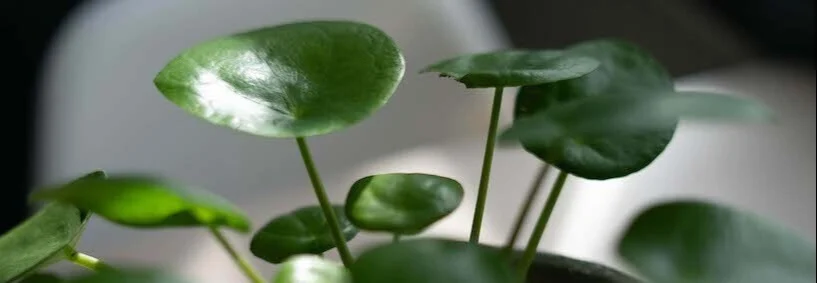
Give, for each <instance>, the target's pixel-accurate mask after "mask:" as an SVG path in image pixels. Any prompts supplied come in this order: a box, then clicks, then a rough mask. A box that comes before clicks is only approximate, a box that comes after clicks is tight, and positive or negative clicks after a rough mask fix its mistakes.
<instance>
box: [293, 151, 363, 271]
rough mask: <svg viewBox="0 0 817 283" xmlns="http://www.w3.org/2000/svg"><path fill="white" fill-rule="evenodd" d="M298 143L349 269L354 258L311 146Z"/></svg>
mask: <svg viewBox="0 0 817 283" xmlns="http://www.w3.org/2000/svg"><path fill="white" fill-rule="evenodd" d="M295 140H296V141H297V142H298V148H299V149H300V150H301V157H302V158H303V160H304V165H305V166H306V172H307V173H308V174H309V181H311V182H312V188H314V189H315V196H316V197H317V198H318V203H319V204H320V205H321V210H323V215H324V217H326V223H327V224H328V225H329V230H330V231H331V232H332V239H333V240H334V241H335V246H336V247H337V248H338V253H339V254H340V259H341V261H343V265H345V266H346V267H349V266H351V265H352V262H353V261H354V258H353V257H352V253H351V252H350V251H349V247H348V246H347V245H346V238H344V237H343V233H342V232H341V231H340V224H338V218H337V216H336V215H335V210H334V209H333V208H332V203H330V202H329V197H328V196H327V195H326V190H325V189H324V188H323V183H322V182H321V177H320V176H319V175H318V170H317V169H316V168H315V162H314V161H312V154H311V153H309V146H308V145H307V144H306V140H304V138H301V137H298V138H295Z"/></svg>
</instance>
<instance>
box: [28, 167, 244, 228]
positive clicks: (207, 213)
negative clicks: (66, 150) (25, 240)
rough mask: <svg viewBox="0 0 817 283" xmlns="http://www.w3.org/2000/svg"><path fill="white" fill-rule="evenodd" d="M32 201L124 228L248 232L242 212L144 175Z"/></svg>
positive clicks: (210, 196) (98, 182) (60, 191)
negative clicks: (207, 228)
mask: <svg viewBox="0 0 817 283" xmlns="http://www.w3.org/2000/svg"><path fill="white" fill-rule="evenodd" d="M34 198H37V199H48V200H54V201H58V202H63V203H68V204H72V205H75V206H77V207H79V208H81V209H85V210H88V211H91V212H93V213H95V214H98V215H99V216H101V217H103V218H105V219H107V220H109V221H111V222H114V223H117V224H121V225H125V226H130V227H136V228H159V227H188V226H212V227H218V226H226V227H229V228H233V229H235V230H237V231H240V232H248V231H249V230H250V221H249V220H248V219H247V216H246V215H244V213H243V212H242V211H241V210H239V209H238V208H236V207H235V206H234V205H233V204H231V203H229V202H228V201H226V200H225V199H223V198H221V197H219V196H217V195H214V194H212V193H210V192H207V191H204V190H195V189H192V188H188V187H184V186H178V185H175V184H171V183H169V182H166V181H163V180H159V179H154V178H149V177H144V176H114V177H109V178H107V179H95V180H87V181H83V182H78V183H76V184H73V185H68V186H64V187H62V188H59V189H53V190H44V191H40V192H37V193H35V194H34Z"/></svg>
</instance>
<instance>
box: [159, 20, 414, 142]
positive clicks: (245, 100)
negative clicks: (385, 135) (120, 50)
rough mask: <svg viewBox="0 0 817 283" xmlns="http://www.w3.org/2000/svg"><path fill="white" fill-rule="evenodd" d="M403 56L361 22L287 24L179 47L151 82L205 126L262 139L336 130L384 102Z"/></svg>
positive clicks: (400, 72) (398, 75)
mask: <svg viewBox="0 0 817 283" xmlns="http://www.w3.org/2000/svg"><path fill="white" fill-rule="evenodd" d="M403 72H404V61H403V57H402V55H401V54H400V51H399V50H398V48H397V46H396V45H395V43H394V42H393V41H392V39H391V38H389V36H388V35H386V34H385V33H384V32H383V31H381V30H379V29H377V28H375V27H373V26H370V25H367V24H363V23H357V22H348V21H315V22H299V23H290V24H284V25H280V26H274V27H268V28H263V29H258V30H253V31H248V32H243V33H239V34H234V35H231V36H227V37H223V38H217V39H214V40H211V41H208V42H204V43H202V44H199V45H197V46H195V47H193V48H190V49H188V50H185V51H184V52H182V53H181V54H180V55H178V57H176V58H174V59H173V60H172V61H170V63H168V64H167V66H165V68H164V69H162V71H161V72H159V74H158V75H157V76H156V78H155V79H154V83H155V85H156V87H157V88H158V89H159V91H160V92H161V93H162V94H163V95H164V96H165V97H166V98H167V99H169V100H170V101H172V102H173V103H175V104H176V105H178V106H179V107H181V108H182V109H184V110H186V111H187V112H189V113H191V114H193V115H195V116H198V117H199V118H202V119H204V120H207V121H209V122H211V123H214V124H217V125H221V126H226V127H230V128H233V129H236V130H239V131H243V132H247V133H250V134H255V135H260V136H267V137H279V138H286V137H306V136H313V135H320V134H326V133H330V132H333V131H337V130H340V129H343V128H346V127H348V126H351V125H352V124H355V123H356V122H359V121H360V120H362V119H364V118H366V117H368V116H369V115H371V114H372V113H373V112H374V111H375V110H377V109H378V108H380V107H381V106H383V105H384V104H385V103H386V101H387V100H388V99H389V98H390V97H391V95H392V93H393V92H394V91H395V89H396V88H397V85H398V83H399V82H400V79H401V78H402V77H403Z"/></svg>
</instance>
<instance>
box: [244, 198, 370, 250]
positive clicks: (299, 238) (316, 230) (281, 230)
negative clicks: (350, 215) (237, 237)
mask: <svg viewBox="0 0 817 283" xmlns="http://www.w3.org/2000/svg"><path fill="white" fill-rule="evenodd" d="M334 210H335V216H337V218H338V224H339V225H340V230H341V233H343V237H344V238H345V239H346V241H349V240H352V239H353V238H354V237H355V236H356V235H357V233H358V230H357V228H355V226H352V224H351V223H350V222H349V220H348V219H347V218H346V214H345V213H344V211H343V206H342V205H335V206H334ZM334 247H335V242H334V240H333V239H332V232H331V230H330V229H329V225H328V223H327V222H326V217H324V215H323V211H322V210H321V207H320V206H308V207H303V208H299V209H297V210H295V211H292V212H290V213H288V214H285V215H282V216H279V217H277V218H275V219H273V220H271V221H270V222H269V223H267V224H266V225H264V227H262V228H261V229H260V230H258V232H256V233H255V235H254V236H253V237H252V241H250V251H251V252H252V253H253V255H255V256H257V257H258V258H261V259H263V260H265V261H268V262H270V263H274V264H278V263H281V262H283V261H285V260H287V259H288V258H289V257H291V256H293V255H298V254H322V253H324V252H326V251H328V250H330V249H332V248H334Z"/></svg>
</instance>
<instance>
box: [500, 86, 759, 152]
mask: <svg viewBox="0 0 817 283" xmlns="http://www.w3.org/2000/svg"><path fill="white" fill-rule="evenodd" d="M771 118H772V112H771V110H769V109H768V108H766V107H765V106H764V105H762V104H760V103H757V102H754V101H752V100H747V99H741V98H737V97H732V96H728V95H723V94H715V93H703V92H677V93H670V94H667V95H649V96H647V95H642V94H638V93H630V94H622V95H599V96H594V97H588V98H584V99H579V100H576V101H571V102H568V103H562V104H559V105H556V106H553V107H551V108H548V109H546V110H543V111H541V112H538V113H536V114H533V115H530V116H528V117H525V118H520V119H517V120H516V121H514V124H513V125H512V126H511V127H510V128H508V129H507V130H505V131H504V132H503V133H502V136H501V137H500V140H501V141H502V142H509V141H517V140H519V141H522V143H523V144H527V145H535V146H536V147H541V148H557V147H558V146H560V144H561V143H563V142H564V141H565V140H591V139H601V138H605V137H617V136H620V135H633V134H637V133H640V132H645V131H655V130H660V129H664V128H666V127H672V126H673V125H675V124H676V123H677V122H678V120H679V119H687V120H698V121H701V120H703V121H712V122H720V121H729V122H766V121H770V120H771Z"/></svg>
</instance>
